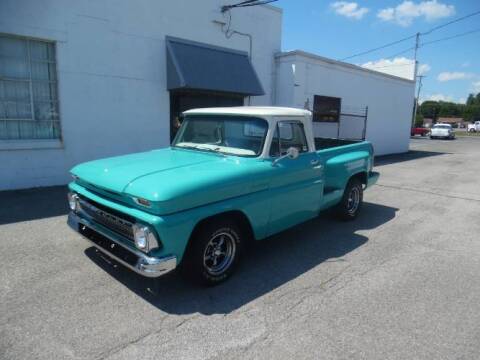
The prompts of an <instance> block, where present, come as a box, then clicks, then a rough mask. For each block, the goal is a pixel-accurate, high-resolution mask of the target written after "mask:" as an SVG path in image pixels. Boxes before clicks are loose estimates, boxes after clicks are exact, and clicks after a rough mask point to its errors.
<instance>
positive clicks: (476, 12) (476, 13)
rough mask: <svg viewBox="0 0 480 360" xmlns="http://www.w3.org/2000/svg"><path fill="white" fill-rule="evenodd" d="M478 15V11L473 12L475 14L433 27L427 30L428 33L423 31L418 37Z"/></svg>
mask: <svg viewBox="0 0 480 360" xmlns="http://www.w3.org/2000/svg"><path fill="white" fill-rule="evenodd" d="M478 14H480V10H479V11H475V12H473V13H471V14H468V15H465V16H462V17H460V18H458V19H455V20H452V21H449V22H447V23H445V24H442V25H438V26H435V27H433V28H431V29H430V30H428V31H425V32H423V33H420V35H428V34H430V33H432V32H434V31H435V30H438V29H441V28H444V27H445V26H448V25H452V24H455V23H456V22H459V21H462V20H465V19H468V18H470V17H472V16H475V15H478Z"/></svg>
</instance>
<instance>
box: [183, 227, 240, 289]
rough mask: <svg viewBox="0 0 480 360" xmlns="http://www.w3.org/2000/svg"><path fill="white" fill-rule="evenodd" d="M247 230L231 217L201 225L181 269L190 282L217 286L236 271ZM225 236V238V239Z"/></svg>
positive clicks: (191, 241)
mask: <svg viewBox="0 0 480 360" xmlns="http://www.w3.org/2000/svg"><path fill="white" fill-rule="evenodd" d="M243 233H244V232H242V230H241V228H240V227H239V226H238V225H237V224H236V223H235V222H233V221H230V220H228V219H218V220H212V221H209V222H208V223H206V224H204V225H201V227H200V228H199V229H197V230H196V231H195V233H194V235H193V236H192V238H191V239H190V244H189V246H188V248H187V251H186V253H185V258H184V259H183V261H182V266H181V271H182V273H183V275H184V276H185V277H187V278H188V279H190V280H191V281H193V282H195V283H197V284H199V285H204V286H214V285H217V284H220V283H221V282H223V281H225V280H227V279H228V278H229V277H230V276H231V275H232V274H233V272H234V271H235V269H236V267H237V266H238V263H239V261H240V258H241V256H242V253H243V248H244V243H245V241H244V235H243ZM222 239H223V240H222Z"/></svg>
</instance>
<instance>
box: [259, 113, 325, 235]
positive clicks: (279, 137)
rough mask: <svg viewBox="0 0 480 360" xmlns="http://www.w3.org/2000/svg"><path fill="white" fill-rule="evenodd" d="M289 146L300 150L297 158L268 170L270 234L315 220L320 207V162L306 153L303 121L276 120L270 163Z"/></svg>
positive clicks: (321, 177) (311, 152) (278, 163)
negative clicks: (313, 218)
mask: <svg viewBox="0 0 480 360" xmlns="http://www.w3.org/2000/svg"><path fill="white" fill-rule="evenodd" d="M290 147H295V148H297V149H298V150H299V153H300V154H299V156H298V158H296V159H289V158H285V159H282V160H280V161H279V162H277V163H276V164H275V166H272V170H271V174H272V176H271V181H270V190H269V191H270V199H271V206H270V218H269V226H268V233H269V234H273V233H276V232H278V231H281V230H283V229H286V228H288V227H290V226H292V225H295V224H298V223H301V222H303V221H305V220H308V219H310V218H312V217H315V216H316V215H317V214H318V211H319V208H320V202H321V197H322V193H323V174H322V171H323V170H322V169H323V166H322V164H321V159H320V158H319V157H318V155H317V153H316V152H315V151H309V149H308V144H307V140H306V137H305V130H304V128H303V124H302V122H300V121H279V122H278V123H277V128H276V130H275V133H274V137H273V139H272V144H271V147H270V156H271V158H272V161H273V160H274V159H276V158H278V157H279V156H282V155H284V154H285V153H286V152H287V149H288V148H290ZM311 150H313V149H311Z"/></svg>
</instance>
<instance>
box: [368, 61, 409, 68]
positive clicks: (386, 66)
mask: <svg viewBox="0 0 480 360" xmlns="http://www.w3.org/2000/svg"><path fill="white" fill-rule="evenodd" d="M413 64H415V61H410V62H408V63H405V64H392V65H385V66H369V67H366V66H363V67H365V68H366V69H384V68H389V67H400V66H412V65H413Z"/></svg>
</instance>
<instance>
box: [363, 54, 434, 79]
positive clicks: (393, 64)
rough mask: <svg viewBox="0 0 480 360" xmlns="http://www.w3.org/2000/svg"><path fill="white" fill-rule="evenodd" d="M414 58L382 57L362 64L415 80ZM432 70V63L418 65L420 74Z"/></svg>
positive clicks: (372, 68)
mask: <svg viewBox="0 0 480 360" xmlns="http://www.w3.org/2000/svg"><path fill="white" fill-rule="evenodd" d="M414 63H415V62H414V60H413V59H408V58H406V57H397V58H394V59H380V60H376V61H369V62H366V63H364V64H361V65H360V66H362V67H364V68H367V69H371V70H375V71H379V72H383V73H385V74H390V75H394V76H399V77H402V78H405V79H410V80H413V72H414V70H415V65H414ZM428 71H430V65H428V64H420V65H419V66H418V74H419V75H424V74H426V73H427V72H428Z"/></svg>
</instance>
